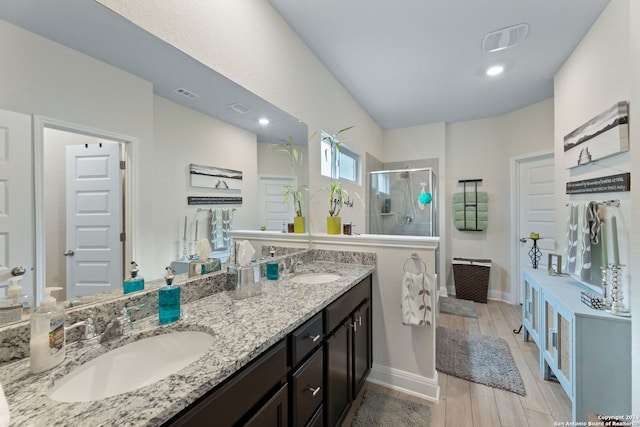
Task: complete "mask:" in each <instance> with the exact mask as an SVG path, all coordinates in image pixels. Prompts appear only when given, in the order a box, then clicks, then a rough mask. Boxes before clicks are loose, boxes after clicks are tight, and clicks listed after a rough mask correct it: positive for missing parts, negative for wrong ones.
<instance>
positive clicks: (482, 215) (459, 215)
mask: <svg viewBox="0 0 640 427" xmlns="http://www.w3.org/2000/svg"><path fill="white" fill-rule="evenodd" d="M453 216H454V218H455V219H456V220H463V219H464V218H465V216H466V217H467V222H469V221H475V220H476V217H477V219H478V221H487V219H488V218H489V213H488V212H476V211H475V210H473V209H467V214H466V215H465V214H464V212H462V211H460V212H454V214H453Z"/></svg>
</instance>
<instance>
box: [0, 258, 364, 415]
mask: <svg viewBox="0 0 640 427" xmlns="http://www.w3.org/2000/svg"><path fill="white" fill-rule="evenodd" d="M373 270H374V267H373V266H370V265H359V264H342V263H333V262H312V263H308V264H304V265H302V266H299V267H298V269H297V270H296V273H295V274H293V275H287V276H285V277H283V278H281V279H280V280H277V281H267V280H265V279H264V278H263V282H262V283H263V287H262V288H263V293H262V295H258V296H254V297H251V298H247V299H241V300H237V299H235V298H234V297H233V293H232V292H219V293H217V294H215V295H212V296H209V297H206V298H202V299H200V300H197V301H194V302H192V303H189V304H185V305H183V315H182V318H181V319H180V320H179V321H178V322H175V323H173V324H170V325H163V326H160V325H159V324H158V320H157V315H155V316H150V317H148V318H146V319H142V320H140V321H137V322H135V324H134V331H133V332H131V333H129V334H127V335H126V336H125V337H124V338H122V339H116V340H114V341H111V342H108V343H106V344H95V343H94V344H82V343H80V344H74V345H69V346H67V356H66V359H65V361H64V362H63V363H62V364H61V365H59V366H57V367H56V368H53V369H52V370H49V371H47V372H44V373H41V374H36V375H34V374H31V373H30V371H29V359H28V358H26V359H22V360H20V361H17V362H14V363H11V364H8V365H5V366H3V367H2V368H0V382H1V383H2V385H3V387H4V390H5V394H6V396H7V399H8V402H9V409H10V412H11V425H15V426H45V425H46V426H50V425H56V426H86V425H91V426H93V427H97V426H113V425H118V426H157V425H161V424H162V423H163V422H165V421H167V420H169V419H170V418H171V417H172V416H174V415H176V414H177V413H179V412H180V411H181V410H182V409H184V408H185V407H187V406H188V405H189V404H191V403H192V402H194V401H195V400H196V399H197V398H199V397H200V396H202V395H203V394H204V393H206V392H208V391H209V390H211V389H212V388H214V387H215V386H216V385H218V384H219V383H220V382H222V381H223V380H224V379H226V378H227V377H229V376H230V375H231V374H233V373H234V372H236V371H237V370H238V369H240V368H242V367H243V366H245V365H246V364H247V363H249V362H250V361H251V360H252V359H254V358H255V357H257V356H258V355H260V354H261V353H262V352H264V351H265V350H267V349H268V348H269V347H270V346H271V345H273V344H275V343H277V342H278V341H279V340H281V339H282V338H284V337H285V336H286V335H287V334H288V333H289V332H291V331H293V330H294V329H295V328H296V327H298V326H299V325H301V324H302V323H304V322H305V321H306V320H308V319H310V318H311V317H313V315H315V314H316V313H318V312H320V311H321V310H322V309H323V308H324V307H326V306H327V305H328V304H329V303H331V302H332V301H334V300H335V299H337V298H338V297H339V296H340V295H342V294H344V293H345V292H346V291H347V290H349V289H350V288H351V287H353V286H354V285H355V284H357V283H358V282H359V281H360V280H361V279H363V278H364V277H366V276H367V275H369V274H370V273H372V272H373ZM310 272H323V273H326V272H333V273H338V274H340V275H341V276H342V277H341V278H340V279H338V280H336V281H334V282H331V283H325V284H315V285H304V284H298V283H294V282H292V281H291V280H290V278H291V277H293V276H295V275H299V274H304V273H310ZM175 330H194V331H204V332H208V333H210V334H212V335H213V336H214V344H213V346H212V347H211V348H210V349H209V350H208V352H207V353H206V354H205V355H204V356H203V357H202V358H200V359H199V360H198V361H196V362H194V363H192V364H191V365H189V366H187V367H186V368H184V369H182V370H180V371H178V372H177V373H175V374H173V375H171V376H169V377H166V378H164V379H162V380H160V381H157V382H155V383H154V384H151V385H149V386H146V387H143V388H140V389H137V390H134V391H132V392H129V393H124V394H120V395H116V396H112V397H109V398H106V399H103V400H98V401H91V402H79V403H77V402H76V403H61V402H56V401H53V400H51V399H49V398H48V397H47V391H48V389H49V388H50V387H51V386H52V385H53V383H54V381H55V380H56V379H59V378H61V377H62V376H64V375H65V374H66V373H68V372H70V371H71V370H73V369H74V368H75V367H76V366H78V365H80V364H82V363H84V362H86V361H88V360H91V359H93V358H95V357H97V356H99V355H100V354H103V353H105V352H106V351H108V350H109V348H114V347H117V346H120V345H123V344H124V343H128V342H132V341H135V340H138V339H142V338H145V337H148V336H151V335H156V334H159V333H165V332H171V331H175Z"/></svg>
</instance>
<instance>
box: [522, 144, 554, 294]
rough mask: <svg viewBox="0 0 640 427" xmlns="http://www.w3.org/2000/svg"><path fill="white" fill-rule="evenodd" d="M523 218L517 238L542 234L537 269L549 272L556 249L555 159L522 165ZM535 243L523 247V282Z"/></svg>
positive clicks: (536, 160)
mask: <svg viewBox="0 0 640 427" xmlns="http://www.w3.org/2000/svg"><path fill="white" fill-rule="evenodd" d="M519 183H520V186H519V187H520V188H519V193H520V203H519V206H520V215H519V218H520V219H519V229H518V237H529V235H530V233H531V232H536V233H539V234H540V240H538V242H537V244H538V248H539V249H540V252H541V257H540V261H539V263H538V269H543V270H546V269H547V268H548V265H547V257H548V254H549V252H551V253H553V252H554V251H555V248H556V241H555V239H554V235H555V223H554V212H555V207H554V171H553V155H549V156H546V157H543V158H537V159H535V160H531V161H526V162H522V163H521V164H520V177H519ZM532 243H533V242H532V241H531V240H527V241H526V243H523V244H521V245H520V254H519V255H520V267H521V268H520V271H519V272H518V276H517V277H518V279H517V280H518V283H519V281H520V277H522V276H521V273H522V267H524V266H531V265H532V261H531V257H530V255H529V252H530V251H531V248H532Z"/></svg>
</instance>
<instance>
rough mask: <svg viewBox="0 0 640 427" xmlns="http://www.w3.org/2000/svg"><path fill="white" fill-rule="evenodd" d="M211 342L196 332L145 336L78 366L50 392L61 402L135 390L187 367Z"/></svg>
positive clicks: (210, 338) (99, 397)
mask: <svg viewBox="0 0 640 427" xmlns="http://www.w3.org/2000/svg"><path fill="white" fill-rule="evenodd" d="M212 344H213V336H211V335H209V334H207V333H204V332H195V331H180V332H171V333H167V334H162V335H155V336H152V337H149V338H144V339H142V340H140V341H135V342H132V343H130V344H127V345H124V346H122V347H118V348H116V349H114V350H111V351H109V352H108V353H105V354H103V355H101V356H99V357H96V358H95V359H92V360H90V361H89V362H87V363H85V364H83V365H81V366H79V367H77V368H75V369H74V370H73V371H71V372H69V373H68V374H67V375H65V376H64V377H62V378H61V379H60V380H57V381H56V382H55V385H54V386H53V387H52V388H51V389H50V390H49V392H48V393H47V394H48V396H49V397H50V398H51V399H53V400H56V401H58V402H89V401H92V400H99V399H105V398H107V397H110V396H115V395H117V394H121V393H126V392H129V391H133V390H136V389H138V388H141V387H144V386H147V385H149V384H153V383H154V382H156V381H159V380H161V379H163V378H166V377H168V376H169V375H171V374H173V373H175V372H178V371H179V370H181V369H182V368H185V367H186V366H188V365H190V364H191V363H193V362H195V361H196V360H198V359H199V358H200V357H202V356H203V355H204V354H205V353H206V352H207V350H208V349H209V348H210V347H211V345H212Z"/></svg>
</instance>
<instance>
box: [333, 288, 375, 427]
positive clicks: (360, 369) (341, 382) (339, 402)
mask: <svg viewBox="0 0 640 427" xmlns="http://www.w3.org/2000/svg"><path fill="white" fill-rule="evenodd" d="M370 301H371V276H369V277H367V278H366V279H364V280H363V281H362V282H360V283H359V284H358V285H356V287H355V288H353V289H352V290H351V291H350V292H348V293H347V294H345V295H343V296H342V297H341V298H340V299H338V300H337V301H336V302H334V303H333V304H331V305H330V306H329V307H327V309H326V310H325V325H326V326H327V327H331V326H333V325H335V324H337V327H336V328H335V329H333V330H331V332H330V333H329V334H328V336H327V339H326V342H325V371H326V377H325V378H326V383H325V418H326V425H327V426H336V425H340V424H341V423H342V421H343V420H344V417H345V416H346V414H347V412H348V411H349V408H351V403H352V402H353V400H354V399H355V398H356V396H357V395H358V392H359V391H360V389H361V388H362V385H363V384H364V381H365V379H366V377H367V375H368V373H369V371H370V370H371V364H372V351H371V350H372V348H371V342H372V339H371V309H370V307H371V305H370ZM338 313H339V314H338ZM345 313H346V314H345ZM341 316H345V317H343V319H342V322H338V319H339V318H340V317H341Z"/></svg>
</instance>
